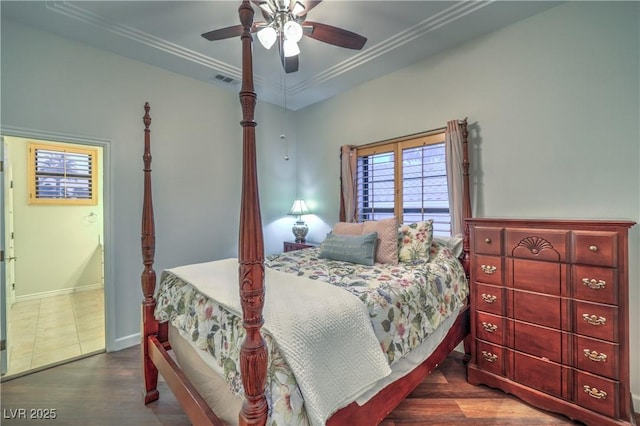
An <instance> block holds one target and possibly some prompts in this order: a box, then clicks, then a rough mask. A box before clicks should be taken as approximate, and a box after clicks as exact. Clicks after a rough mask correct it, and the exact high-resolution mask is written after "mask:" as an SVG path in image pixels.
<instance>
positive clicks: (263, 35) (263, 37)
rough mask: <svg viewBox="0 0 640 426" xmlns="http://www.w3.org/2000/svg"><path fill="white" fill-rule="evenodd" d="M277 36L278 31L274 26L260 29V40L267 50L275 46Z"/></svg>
mask: <svg viewBox="0 0 640 426" xmlns="http://www.w3.org/2000/svg"><path fill="white" fill-rule="evenodd" d="M277 38H278V33H277V32H276V30H275V29H274V28H273V27H264V28H263V29H261V30H260V31H258V40H260V44H262V45H263V46H264V48H265V49H267V50H268V49H271V46H273V44H274V43H275V42H276V40H277Z"/></svg>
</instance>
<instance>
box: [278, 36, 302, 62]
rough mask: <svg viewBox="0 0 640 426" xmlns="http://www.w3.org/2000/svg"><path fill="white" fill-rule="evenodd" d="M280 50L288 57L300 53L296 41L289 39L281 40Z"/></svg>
mask: <svg viewBox="0 0 640 426" xmlns="http://www.w3.org/2000/svg"><path fill="white" fill-rule="evenodd" d="M282 50H283V52H284V56H285V57H286V58H290V57H291V56H296V55H299V54H300V48H299V47H298V43H297V42H295V41H293V40H289V39H286V40H285V41H284V42H282Z"/></svg>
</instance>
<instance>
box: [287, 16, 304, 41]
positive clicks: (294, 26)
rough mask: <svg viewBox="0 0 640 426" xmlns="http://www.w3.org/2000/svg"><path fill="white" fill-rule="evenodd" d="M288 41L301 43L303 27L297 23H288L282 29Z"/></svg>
mask: <svg viewBox="0 0 640 426" xmlns="http://www.w3.org/2000/svg"><path fill="white" fill-rule="evenodd" d="M282 31H283V33H284V35H285V37H286V38H287V40H291V41H294V42H296V43H297V42H299V41H300V39H301V38H302V26H301V25H300V24H298V23H297V22H296V21H287V22H286V23H285V24H284V28H283V29H282Z"/></svg>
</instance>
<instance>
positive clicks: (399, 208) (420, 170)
mask: <svg viewBox="0 0 640 426" xmlns="http://www.w3.org/2000/svg"><path fill="white" fill-rule="evenodd" d="M357 156H358V159H357V180H356V185H357V192H356V194H357V218H358V220H359V221H365V220H380V219H385V218H388V217H393V216H394V215H395V216H396V217H397V218H398V222H399V223H411V222H419V221H422V220H427V219H433V227H434V229H433V232H434V234H436V235H450V232H451V216H450V214H449V191H448V188H447V171H446V163H445V148H444V130H443V131H442V132H438V133H435V134H430V135H426V136H425V135H423V136H418V137H414V138H408V139H407V138H405V139H402V140H398V141H391V142H388V143H384V144H376V145H374V146H369V147H362V148H358V150H357Z"/></svg>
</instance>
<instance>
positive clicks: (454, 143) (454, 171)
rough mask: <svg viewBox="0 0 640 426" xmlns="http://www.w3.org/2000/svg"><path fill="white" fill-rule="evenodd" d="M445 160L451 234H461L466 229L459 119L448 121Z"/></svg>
mask: <svg viewBox="0 0 640 426" xmlns="http://www.w3.org/2000/svg"><path fill="white" fill-rule="evenodd" d="M444 146H445V157H446V159H445V161H446V164H447V186H448V187H449V212H450V214H451V235H457V234H461V233H462V232H463V230H464V217H463V211H462V204H463V197H464V193H463V191H464V189H463V188H464V187H463V166H462V161H463V154H462V126H461V125H460V123H459V122H458V120H451V121H449V122H448V123H447V130H446V132H445V137H444Z"/></svg>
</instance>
